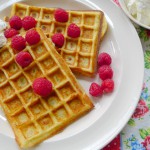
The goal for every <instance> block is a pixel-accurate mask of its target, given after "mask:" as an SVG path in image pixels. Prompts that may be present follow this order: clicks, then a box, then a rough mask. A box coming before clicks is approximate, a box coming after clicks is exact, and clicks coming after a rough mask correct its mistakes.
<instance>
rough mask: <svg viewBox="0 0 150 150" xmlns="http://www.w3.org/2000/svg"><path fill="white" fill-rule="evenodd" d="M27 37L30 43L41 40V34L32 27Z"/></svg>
mask: <svg viewBox="0 0 150 150" xmlns="http://www.w3.org/2000/svg"><path fill="white" fill-rule="evenodd" d="M25 39H26V41H27V42H28V43H29V45H34V44H37V43H38V42H39V41H40V35H39V33H38V32H37V31H36V30H35V29H30V30H29V31H27V33H26V36H25Z"/></svg>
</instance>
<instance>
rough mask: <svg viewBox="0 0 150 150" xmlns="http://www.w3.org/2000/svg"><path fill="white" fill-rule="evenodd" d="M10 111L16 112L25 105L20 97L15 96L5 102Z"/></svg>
mask: <svg viewBox="0 0 150 150" xmlns="http://www.w3.org/2000/svg"><path fill="white" fill-rule="evenodd" d="M5 103H6V105H7V107H8V109H9V111H10V113H14V112H16V111H17V110H18V109H21V108H22V107H23V105H22V102H21V101H20V99H19V98H18V97H17V96H15V97H13V98H12V99H10V100H8V101H6V102H5Z"/></svg>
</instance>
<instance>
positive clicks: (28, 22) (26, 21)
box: [22, 16, 37, 30]
mask: <svg viewBox="0 0 150 150" xmlns="http://www.w3.org/2000/svg"><path fill="white" fill-rule="evenodd" d="M36 23H37V22H36V20H35V19H34V18H33V17H31V16H26V17H24V18H23V19H22V26H23V28H24V29H25V30H29V29H31V28H34V27H35V26H36Z"/></svg>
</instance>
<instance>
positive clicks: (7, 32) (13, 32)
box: [4, 28, 19, 38]
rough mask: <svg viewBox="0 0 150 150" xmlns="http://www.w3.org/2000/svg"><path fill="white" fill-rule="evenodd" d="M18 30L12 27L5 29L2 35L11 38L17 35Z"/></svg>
mask: <svg viewBox="0 0 150 150" xmlns="http://www.w3.org/2000/svg"><path fill="white" fill-rule="evenodd" d="M18 33H19V32H18V31H17V30H15V29H13V28H9V29H6V30H5V32H4V35H5V37H6V38H12V37H13V36H15V35H17V34H18Z"/></svg>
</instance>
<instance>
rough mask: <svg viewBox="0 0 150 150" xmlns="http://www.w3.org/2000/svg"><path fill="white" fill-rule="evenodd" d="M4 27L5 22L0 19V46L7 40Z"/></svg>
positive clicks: (5, 25)
mask: <svg viewBox="0 0 150 150" xmlns="http://www.w3.org/2000/svg"><path fill="white" fill-rule="evenodd" d="M6 28H7V24H6V22H4V21H3V20H1V19H0V48H2V47H3V46H4V45H5V44H6V42H7V39H6V37H5V35H4V30H5V29H6Z"/></svg>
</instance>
